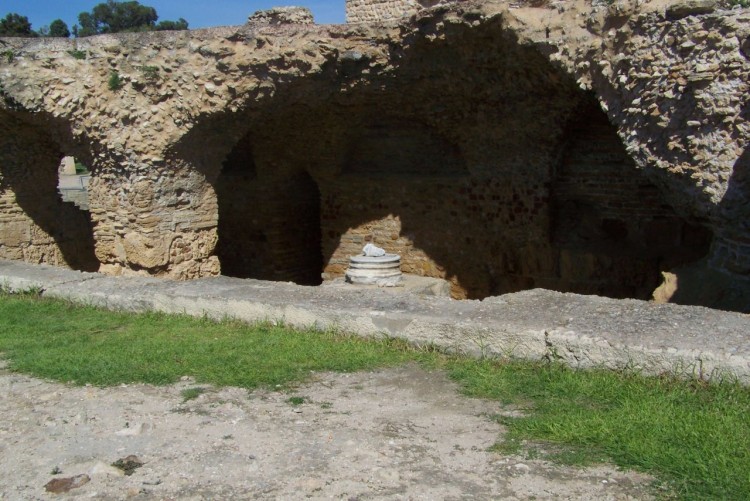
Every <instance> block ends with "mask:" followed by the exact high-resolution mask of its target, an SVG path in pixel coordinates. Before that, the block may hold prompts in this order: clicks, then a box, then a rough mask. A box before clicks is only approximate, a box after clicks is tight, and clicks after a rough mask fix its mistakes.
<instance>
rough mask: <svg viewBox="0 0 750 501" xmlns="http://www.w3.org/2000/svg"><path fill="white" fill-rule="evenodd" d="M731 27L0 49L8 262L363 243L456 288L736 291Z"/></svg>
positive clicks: (549, 17) (118, 263) (624, 19)
mask: <svg viewBox="0 0 750 501" xmlns="http://www.w3.org/2000/svg"><path fill="white" fill-rule="evenodd" d="M581 20H583V22H582V21H581ZM749 21H750V19H749V18H748V14H747V11H746V10H736V11H717V10H716V9H715V8H714V7H711V8H708V9H706V8H704V9H702V10H700V11H696V10H695V9H693V10H690V8H688V9H687V10H685V9H683V10H675V9H674V8H673V7H670V6H669V5H668V4H665V3H663V2H661V1H659V2H657V1H656V0H654V1H653V2H649V3H644V4H641V5H637V4H636V3H627V2H623V1H619V2H615V3H613V4H612V5H604V4H599V3H597V4H595V5H591V4H587V3H585V2H569V3H565V4H559V5H556V6H555V8H554V9H553V8H547V7H541V8H534V7H523V6H521V7H519V6H518V5H514V4H509V3H506V2H500V1H483V2H477V3H473V2H461V3H457V4H453V3H450V4H446V5H441V6H440V7H438V8H435V9H430V8H420V9H419V10H418V11H415V12H414V15H413V16H411V17H409V18H399V19H398V20H395V21H393V22H390V23H388V22H383V23H380V24H377V25H369V24H367V23H359V24H357V25H352V26H314V25H309V24H308V25H302V24H294V23H291V24H284V25H280V26H264V25H258V24H251V25H247V26H244V27H229V28H222V29H215V30H197V31H191V32H178V33H150V34H123V35H117V36H101V37H92V38H89V39H79V40H70V41H68V40H50V39H44V40H23V39H5V40H3V41H2V43H3V44H4V47H5V48H6V49H5V50H6V53H9V54H10V56H7V55H6V57H4V58H2V60H0V98H2V99H0V123H1V124H2V127H3V129H2V130H3V132H4V133H3V136H4V137H3V138H2V141H3V142H4V147H3V149H2V150H0V157H1V158H0V176H2V181H1V182H2V185H0V188H1V189H2V195H0V200H2V202H1V203H2V205H1V206H0V217H1V218H3V219H2V220H3V227H2V229H0V253H1V255H2V256H3V257H7V258H12V259H24V260H27V261H31V262H50V263H54V264H60V265H68V266H72V267H77V268H81V269H91V268H98V269H99V270H100V271H103V272H107V273H112V274H144V275H145V274H148V275H156V276H163V277H168V278H176V279H190V278H196V277H205V276H213V275H216V274H218V273H220V272H221V271H222V269H223V270H224V272H226V273H230V274H233V275H236V276H245V277H254V278H266V279H273V280H292V281H297V282H299V283H307V284H314V283H317V282H318V281H319V280H320V278H319V277H320V274H321V273H323V274H324V276H325V277H326V278H331V277H335V276H339V275H341V274H342V273H343V268H344V266H345V263H346V260H347V258H348V256H349V255H351V254H354V253H356V252H358V251H359V249H360V247H361V245H362V244H363V243H365V242H367V241H373V242H374V243H376V244H379V245H382V246H384V247H386V248H387V249H388V250H391V251H397V252H400V253H402V254H403V263H404V270H405V271H407V272H412V273H416V274H421V275H427V276H438V277H443V278H446V279H448V280H450V281H451V283H452V284H453V294H454V296H455V297H484V296H486V295H488V294H497V293H502V292H508V291H514V290H520V289H524V288H530V287H547V288H553V289H557V290H563V291H575V292H585V293H598V294H605V295H611V296H616V297H623V296H636V297H647V295H648V294H649V290H650V289H652V288H653V287H654V286H655V285H656V282H657V281H658V278H659V273H660V272H663V271H666V270H668V269H671V268H672V267H679V266H682V265H684V264H687V263H689V262H691V261H695V260H698V259H701V258H705V262H708V263H709V264H710V266H712V267H713V268H714V269H718V270H721V272H722V273H725V274H727V276H729V277H731V281H732V283H733V284H738V283H740V282H743V281H745V282H747V281H748V279H749V278H750V277H749V274H750V271H749V270H748V267H747V264H748V260H750V248H749V247H748V242H750V228H748V227H747V225H746V224H744V221H748V220H750V214H749V213H748V207H750V205H748V204H747V200H748V196H749V194H748V174H747V172H748V154H747V153H746V148H747V142H748V137H749V134H750V130H749V127H750V126H749V125H748V111H747V110H748V98H747V96H748V95H749V94H748V83H747V82H748V81H749V78H750V62H749V61H748V59H747V52H748V49H747V46H748V43H749V42H748V36H750V33H748V30H747V26H748V25H750V23H749ZM113 82H114V83H113ZM63 154H70V155H75V156H76V157H79V158H86V164H87V165H89V166H90V167H91V168H92V178H91V182H90V185H89V187H90V189H89V191H90V209H91V210H90V220H89V219H87V216H86V214H85V213H83V212H80V211H78V212H77V214H78V216H75V217H78V219H77V220H76V219H71V218H70V217H65V218H60V217H58V216H59V215H62V214H63V213H64V212H65V210H67V209H65V206H70V207H71V208H72V209H75V208H74V207H72V205H71V204H62V202H60V200H59V195H58V194H57V193H56V182H55V175H56V171H57V165H58V164H59V161H60V158H61V157H62V156H63ZM23 158H26V159H32V160H33V161H31V162H28V164H26V163H23V162H22V161H21V160H19V159H23ZM32 164H33V168H32V169H31V170H29V165H32ZM29 172H33V173H34V174H33V176H32V177H29V176H28V173H29ZM24 176H26V177H24ZM32 178H33V179H37V180H39V182H38V183H37V184H38V185H39V186H35V185H34V183H32V182H30V181H28V180H29V179H32ZM32 200H33V201H34V203H30V202H31V201H32ZM76 210H77V209H76ZM70 221H78V222H76V223H75V224H73V225H72V226H66V225H68V224H69V222H70ZM34 225H36V226H34ZM92 228H93V230H92ZM709 240H711V246H710V248H709ZM71 242H83V244H82V245H83V247H84V248H87V249H89V250H88V251H85V250H84V251H71V248H72V247H71V245H72V244H71ZM92 248H93V249H92ZM74 256H85V258H81V259H78V261H76V259H74Z"/></svg>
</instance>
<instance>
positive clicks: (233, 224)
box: [215, 135, 323, 285]
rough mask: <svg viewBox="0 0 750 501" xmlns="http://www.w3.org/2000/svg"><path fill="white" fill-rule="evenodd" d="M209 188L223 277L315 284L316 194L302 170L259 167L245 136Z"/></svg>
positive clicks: (317, 253)
mask: <svg viewBox="0 0 750 501" xmlns="http://www.w3.org/2000/svg"><path fill="white" fill-rule="evenodd" d="M215 190H216V196H217V199H218V204H219V227H218V233H219V241H218V244H217V249H216V254H217V256H218V257H219V260H220V262H221V270H222V274H223V275H227V276H232V277H239V278H256V279H262V280H276V281H291V282H294V283H297V284H300V285H319V284H320V283H321V271H322V262H323V259H322V255H321V230H320V200H321V197H320V191H319V189H318V186H317V183H316V182H315V181H314V180H313V178H312V177H311V176H310V175H309V174H308V173H307V172H305V171H304V170H292V171H283V170H282V171H277V170H274V169H267V170H266V171H262V169H259V168H258V166H257V165H256V160H255V156H254V149H253V144H252V138H251V136H250V135H248V136H246V137H244V138H243V139H241V140H240V141H239V142H238V143H237V145H235V147H234V148H233V149H232V151H231V152H230V153H229V155H228V156H227V158H226V159H225V161H224V162H223V165H222V170H221V172H220V174H219V176H218V178H217V180H216V182H215Z"/></svg>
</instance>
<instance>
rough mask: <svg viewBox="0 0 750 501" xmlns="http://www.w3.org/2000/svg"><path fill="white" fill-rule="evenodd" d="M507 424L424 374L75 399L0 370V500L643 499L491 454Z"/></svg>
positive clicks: (640, 485) (602, 482) (593, 475)
mask: <svg viewBox="0 0 750 501" xmlns="http://www.w3.org/2000/svg"><path fill="white" fill-rule="evenodd" d="M195 387H201V388H203V389H204V390H205V391H204V392H203V393H202V394H200V395H199V396H198V397H197V398H195V399H193V400H189V401H187V402H185V401H183V398H182V396H181V392H182V391H183V390H185V389H188V388H195ZM292 397H298V398H300V399H304V401H303V403H302V404H300V405H293V403H292V402H290V399H291V398H292ZM499 412H508V410H507V409H503V408H501V406H500V405H499V404H498V403H496V402H489V401H483V400H478V399H469V398H466V397H463V396H461V395H460V394H459V393H458V392H457V388H456V386H455V385H454V384H453V383H452V382H450V381H449V380H448V379H447V378H446V377H445V376H444V375H443V374H441V373H428V372H425V371H424V370H422V369H420V368H418V367H416V366H406V367H401V368H397V369H388V370H382V371H377V372H366V373H356V374H332V373H324V374H314V375H313V376H312V378H311V381H310V382H308V383H306V384H304V385H300V386H299V387H297V388H295V389H294V390H293V391H291V392H281V391H278V392H275V391H267V390H259V391H253V392H248V391H247V390H242V389H238V388H223V389H216V388H212V387H210V386H205V385H196V384H195V383H194V382H193V381H191V380H190V379H189V378H183V381H181V382H180V383H179V384H175V385H172V386H168V387H153V386H147V385H126V386H120V387H116V388H106V389H102V388H95V387H71V386H66V385H61V384H56V383H50V382H45V381H42V380H39V379H34V378H30V377H27V376H23V375H19V374H13V373H9V372H8V371H7V370H6V369H3V368H2V367H0V468H2V472H3V475H2V476H0V492H1V493H2V494H0V499H73V498H76V499H81V498H90V499H134V500H140V499H144V500H145V499H175V500H177V499H179V500H190V499H195V500H199V499H345V500H366V499H414V500H417V499H424V500H439V499H491V498H494V499H590V500H597V501H599V500H606V499H647V498H648V497H649V492H650V491H649V484H650V482H651V479H650V478H649V477H648V476H645V475H642V474H637V473H633V472H620V471H617V470H616V469H615V468H612V467H609V466H600V467H596V468H587V469H580V468H569V467H561V466H556V465H552V464H550V463H546V462H543V461H539V460H524V459H522V458H521V457H515V456H507V457H505V456H502V455H499V454H497V453H494V452H488V450H487V449H488V447H490V446H491V445H492V444H493V443H495V442H496V441H497V440H498V438H499V437H500V436H501V435H502V432H503V430H502V428H501V427H500V426H499V425H498V424H496V423H495V422H493V421H492V420H491V419H489V418H488V417H487V416H488V415H491V414H497V413H499ZM128 456H135V457H133V458H130V461H131V466H137V464H138V462H142V463H143V465H142V466H140V467H135V468H134V469H133V470H132V471H131V473H132V474H131V475H125V474H124V473H123V471H122V470H120V469H118V468H114V467H112V466H110V465H111V463H113V462H115V461H116V460H118V459H124V458H127V457H128ZM58 471H59V472H60V473H57V474H54V473H53V472H58ZM73 477H77V479H76V482H77V483H78V484H80V486H79V487H76V488H73V489H71V490H70V491H68V492H67V493H62V494H50V493H48V492H47V491H46V489H45V485H48V482H50V481H51V480H53V479H58V481H57V484H61V485H63V488H64V486H65V480H64V479H69V478H73ZM50 488H52V485H51V484H50Z"/></svg>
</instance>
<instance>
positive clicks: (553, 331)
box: [0, 261, 750, 384]
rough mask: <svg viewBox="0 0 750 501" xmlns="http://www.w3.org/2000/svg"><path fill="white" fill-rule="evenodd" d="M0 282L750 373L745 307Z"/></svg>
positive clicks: (498, 346)
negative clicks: (728, 309) (735, 310)
mask: <svg viewBox="0 0 750 501" xmlns="http://www.w3.org/2000/svg"><path fill="white" fill-rule="evenodd" d="M0 285H2V286H4V287H5V288H8V289H10V290H16V291H18V290H24V289H30V288H40V289H42V290H43V294H44V295H45V296H47V297H57V298H65V299H69V300H71V301H75V302H79V303H85V304H92V305H97V306H104V307H107V308H113V309H123V310H129V311H149V310H154V311H162V312H167V313H184V314H188V315H193V316H204V315H205V316H209V317H211V318H216V319H221V318H224V317H231V318H236V319H240V320H244V321H248V322H255V321H280V322H284V323H286V324H288V325H291V326H294V327H314V328H318V329H328V328H333V329H340V330H342V331H345V332H350V333H354V334H357V335H362V336H375V337H377V336H384V335H385V336H392V337H397V338H401V339H404V340H407V341H409V342H411V343H415V344H418V345H434V346H437V347H440V348H443V349H448V350H453V351H456V352H461V353H465V354H468V355H472V356H499V357H513V358H523V359H530V360H541V359H548V360H558V361H560V362H563V363H565V364H567V365H569V366H571V367H576V368H592V367H604V368H610V369H634V370H640V371H642V372H644V373H647V374H660V373H664V372H668V373H676V374H680V375H685V376H694V377H699V378H702V379H711V378H714V377H717V376H730V377H736V378H737V379H738V380H740V381H742V382H743V383H746V384H748V383H750V315H744V314H740V313H731V312H724V311H718V310H711V309H708V308H702V307H693V306H679V305H672V304H662V305H657V304H654V303H649V302H645V301H637V300H615V299H608V298H602V297H597V296H581V295H576V294H562V293H558V292H552V291H547V290H542V289H535V290H530V291H525V292H520V293H516V294H507V295H504V296H498V297H491V298H487V299H485V300H483V301H454V300H451V299H449V298H443V297H436V296H416V295H409V294H403V295H399V294H395V295H394V294H393V293H392V291H383V290H377V289H367V290H361V289H356V288H352V289H346V288H339V287H335V288H327V287H302V286H297V285H294V284H289V283H276V282H263V281H258V280H241V279H235V278H228V277H218V278H209V279H201V280H194V281H190V282H173V281H164V280H159V279H155V278H146V277H117V278H116V277H108V276H105V275H100V274H96V273H80V272H76V271H71V270H65V269H61V268H54V267H48V266H32V265H27V264H24V263H17V262H8V261H0Z"/></svg>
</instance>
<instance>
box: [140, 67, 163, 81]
mask: <svg viewBox="0 0 750 501" xmlns="http://www.w3.org/2000/svg"><path fill="white" fill-rule="evenodd" d="M138 70H139V71H140V72H141V74H142V75H143V78H145V79H146V80H148V81H149V82H154V81H156V80H158V79H159V67H158V66H139V67H138Z"/></svg>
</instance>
